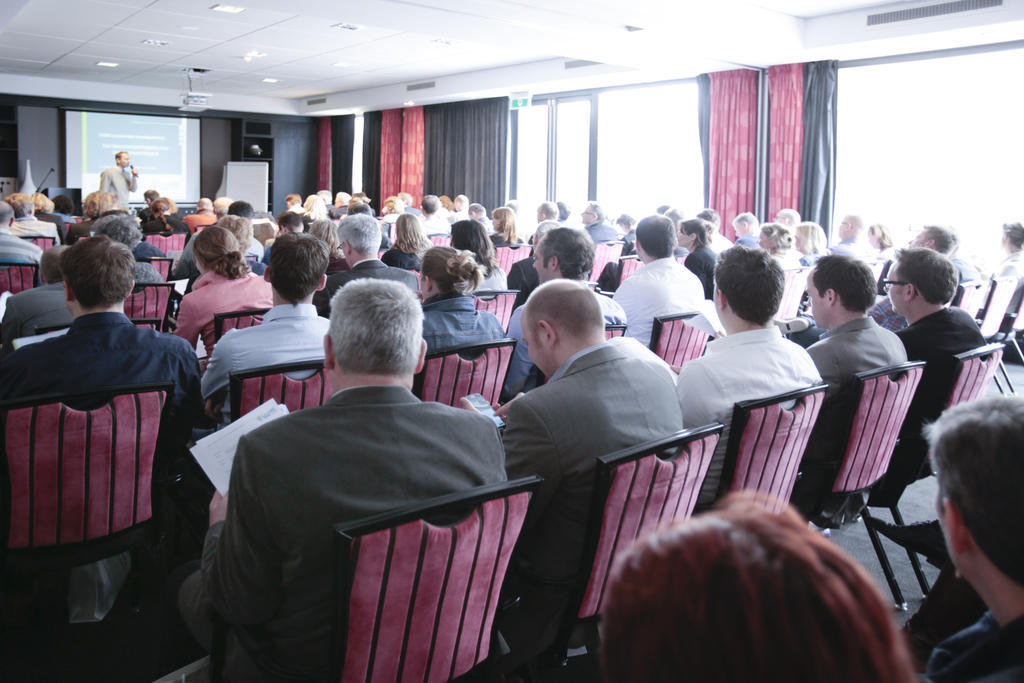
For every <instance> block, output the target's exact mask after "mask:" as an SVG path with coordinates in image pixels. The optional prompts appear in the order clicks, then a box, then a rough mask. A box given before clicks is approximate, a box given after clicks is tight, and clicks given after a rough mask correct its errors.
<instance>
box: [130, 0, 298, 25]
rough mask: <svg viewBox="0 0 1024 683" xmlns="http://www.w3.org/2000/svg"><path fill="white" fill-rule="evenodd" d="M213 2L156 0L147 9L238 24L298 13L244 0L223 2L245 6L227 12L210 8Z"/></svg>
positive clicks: (271, 20) (271, 21) (260, 22)
mask: <svg viewBox="0 0 1024 683" xmlns="http://www.w3.org/2000/svg"><path fill="white" fill-rule="evenodd" d="M215 4H217V0H156V1H155V2H153V3H151V4H150V5H148V9H150V10H156V11H160V12H168V13H170V14H179V15H182V16H188V17H192V18H195V19H199V20H202V19H206V18H209V19H215V20H217V21H230V22H233V23H234V24H236V25H240V26H269V25H270V24H274V23H277V22H279V21H284V20H285V19H288V18H290V17H293V16H295V15H297V14H299V12H298V11H280V10H277V9H258V8H254V7H252V6H251V3H248V2H245V0H240V1H236V0H230V1H229V2H225V3H224V4H225V5H236V6H240V7H246V8H247V9H246V10H245V11H244V12H241V13H239V14H227V13H225V12H217V11H215V10H212V9H210V8H211V7H213V6H214V5H215ZM285 4H286V3H281V2H277V3H274V5H275V6H276V7H282V6H285ZM293 8H294V9H295V10H298V9H299V8H300V6H299V5H298V4H296V5H294V6H293Z"/></svg>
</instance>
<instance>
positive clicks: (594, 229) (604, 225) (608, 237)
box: [580, 202, 619, 244]
mask: <svg viewBox="0 0 1024 683" xmlns="http://www.w3.org/2000/svg"><path fill="white" fill-rule="evenodd" d="M580 216H581V217H582V218H583V229H584V230H586V231H587V234H588V235H590V239H592V240H594V244H600V243H602V242H615V241H617V240H618V239H619V233H618V231H617V230H616V229H615V228H613V227H612V226H610V225H608V221H607V219H606V216H605V213H604V209H602V208H601V206H600V205H599V204H595V203H594V202H591V203H589V204H587V205H586V207H584V209H583V213H581V214H580Z"/></svg>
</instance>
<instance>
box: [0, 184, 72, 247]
mask: <svg viewBox="0 0 1024 683" xmlns="http://www.w3.org/2000/svg"><path fill="white" fill-rule="evenodd" d="M4 201H5V202H7V203H8V204H10V205H11V208H12V209H14V223H13V225H11V234H12V235H14V236H15V237H23V236H24V237H27V236H29V235H41V236H43V237H52V238H53V239H54V240H59V239H60V235H59V234H58V232H57V226H56V225H54V224H53V223H47V222H46V221H40V220H36V217H35V211H36V205H35V204H33V203H32V198H31V197H29V196H28V195H27V194H21V193H20V192H15V193H14V194H9V195H7V196H6V197H4Z"/></svg>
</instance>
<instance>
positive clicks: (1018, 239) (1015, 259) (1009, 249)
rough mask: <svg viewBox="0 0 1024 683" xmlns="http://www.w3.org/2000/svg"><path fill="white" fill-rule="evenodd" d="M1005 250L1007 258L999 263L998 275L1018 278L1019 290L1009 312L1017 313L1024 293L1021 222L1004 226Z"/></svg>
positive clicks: (1023, 232)
mask: <svg viewBox="0 0 1024 683" xmlns="http://www.w3.org/2000/svg"><path fill="white" fill-rule="evenodd" d="M1002 246H1003V250H1005V251H1006V258H1005V259H1003V262H1002V263H1000V264H999V274H998V277H1015V278H1017V290H1016V291H1015V292H1014V294H1013V299H1011V300H1010V304H1009V307H1008V308H1007V309H1006V310H1007V311H1009V312H1012V313H1016V312H1017V309H1018V308H1020V300H1021V296H1022V295H1024V251H1022V248H1024V226H1022V225H1021V224H1020V223H1007V224H1005V225H1004V226H1003V242H1002Z"/></svg>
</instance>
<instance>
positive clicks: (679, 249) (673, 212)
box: [661, 206, 690, 263]
mask: <svg viewBox="0 0 1024 683" xmlns="http://www.w3.org/2000/svg"><path fill="white" fill-rule="evenodd" d="M661 215H662V216H664V217H665V218H668V219H669V220H671V221H672V227H673V228H674V229H675V231H676V247H675V249H674V250H673V251H672V255H673V256H675V257H676V258H677V259H685V258H686V257H687V256H689V255H690V252H689V250H688V249H687V248H686V247H684V246H683V245H681V244H679V239H678V236H679V232H680V230H682V225H683V221H685V220H686V214H685V213H684V212H683V210H682V209H677V208H675V207H673V206H670V207H669V208H667V209H665V213H663V214H661ZM680 263H682V261H680Z"/></svg>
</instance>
